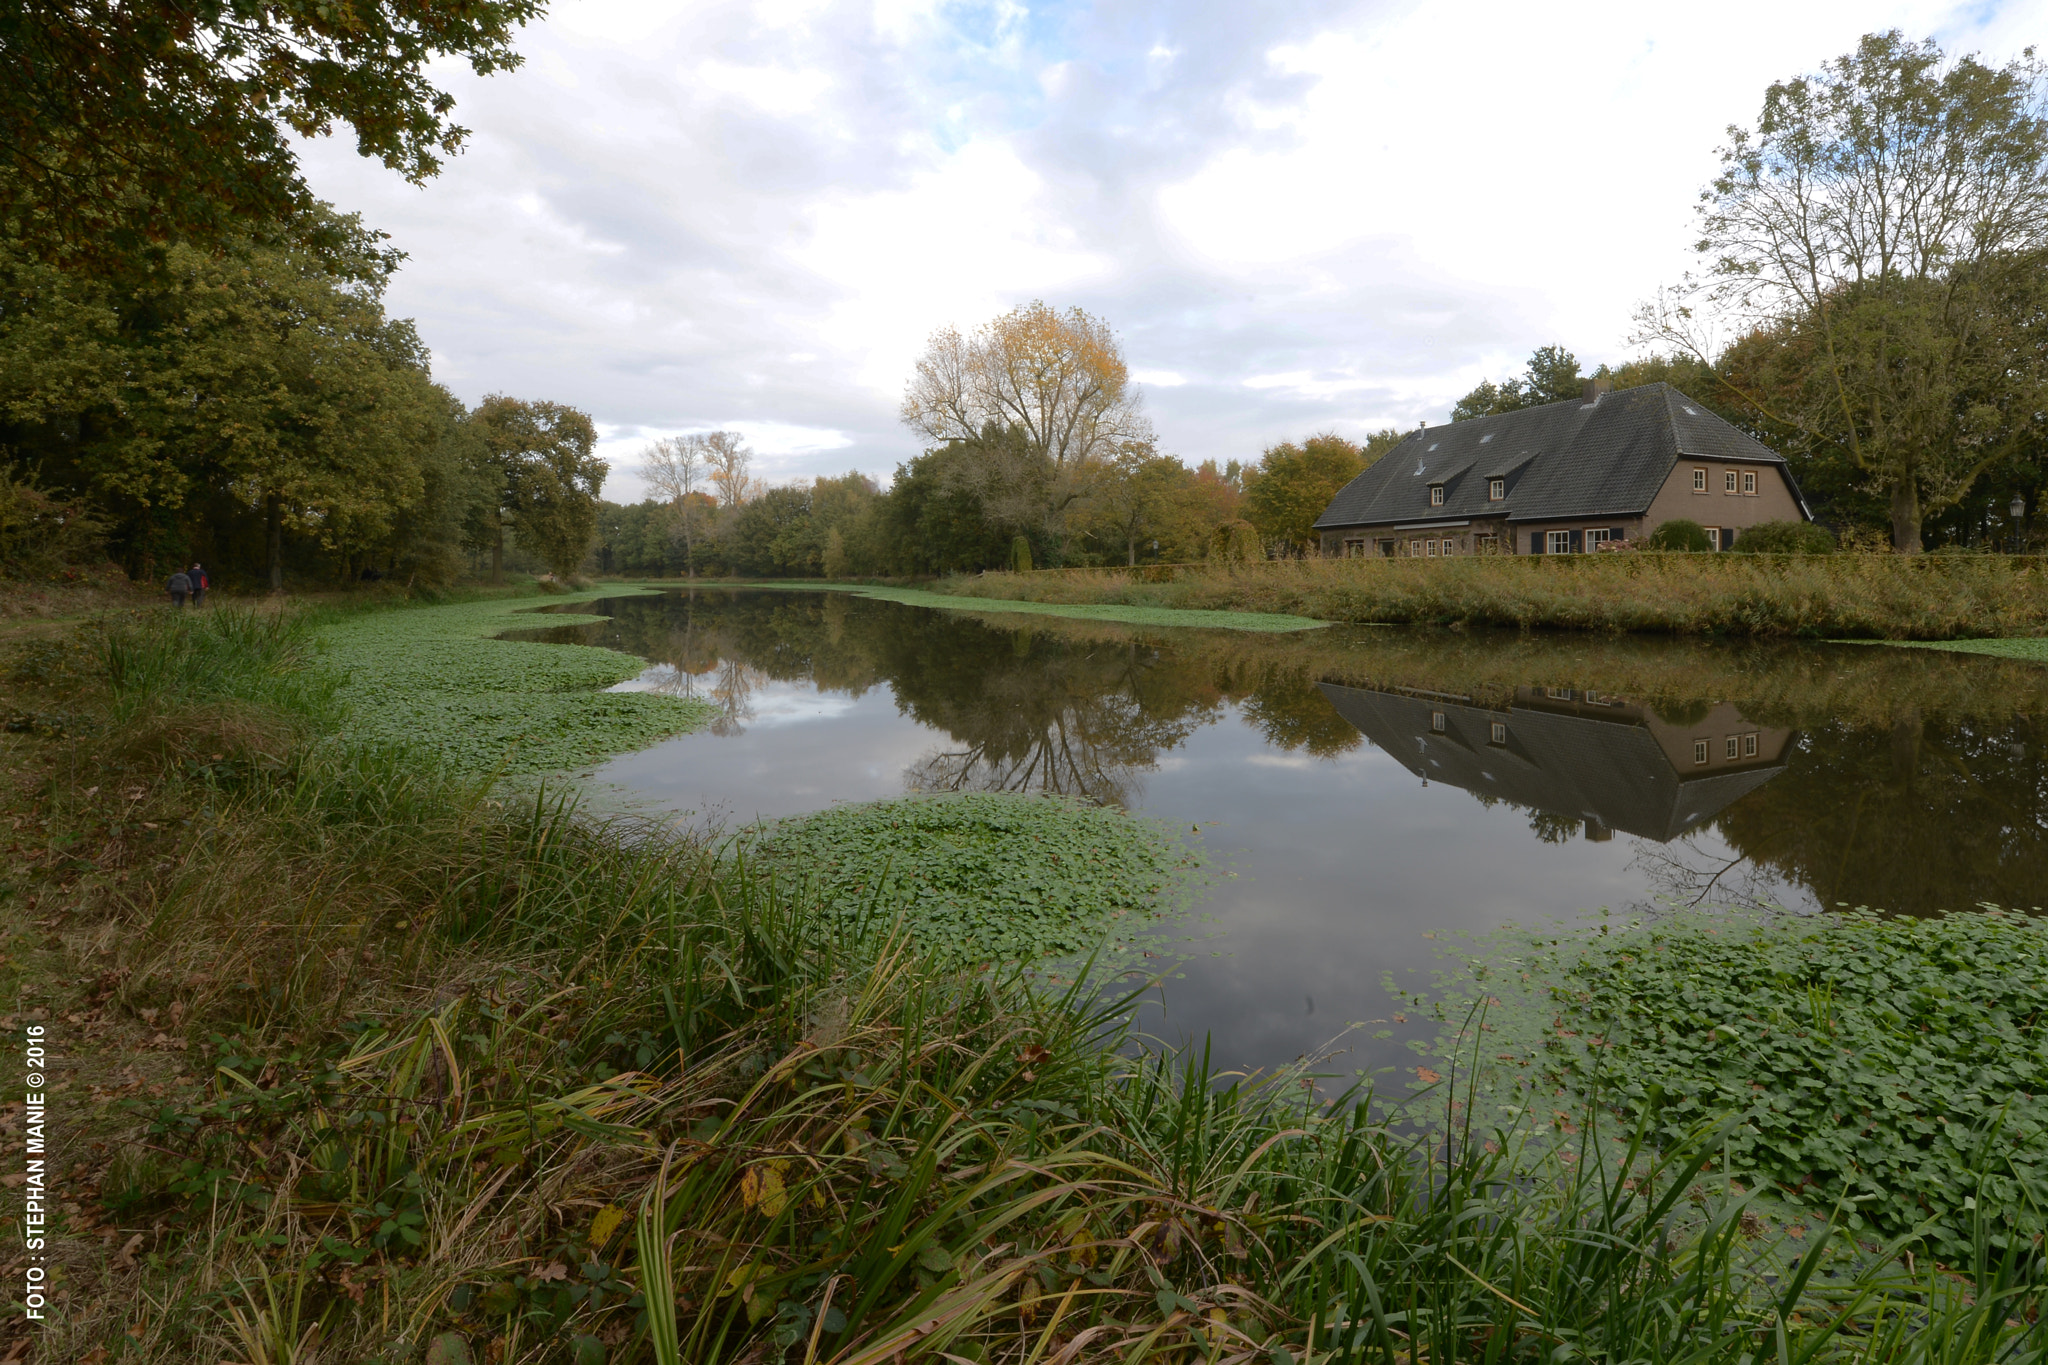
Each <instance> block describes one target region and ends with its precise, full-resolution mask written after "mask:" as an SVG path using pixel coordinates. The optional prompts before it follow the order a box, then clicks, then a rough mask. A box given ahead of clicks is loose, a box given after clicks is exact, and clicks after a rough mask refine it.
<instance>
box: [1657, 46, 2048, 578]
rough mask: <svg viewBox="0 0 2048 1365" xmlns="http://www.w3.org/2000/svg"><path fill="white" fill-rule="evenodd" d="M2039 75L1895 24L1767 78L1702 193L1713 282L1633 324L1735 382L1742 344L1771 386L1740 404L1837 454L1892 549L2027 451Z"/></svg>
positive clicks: (2037, 219)
mask: <svg viewBox="0 0 2048 1365" xmlns="http://www.w3.org/2000/svg"><path fill="white" fill-rule="evenodd" d="M2044 75H2048V70H2044V67H2043V66H2042V64H2041V63H2040V62H2038V61H2037V60H2035V58H2034V57H2033V55H2032V53H2031V50H2030V51H2029V53H2028V54H2027V55H2026V56H2025V57H2023V58H2022V59H2020V60H2018V61H2014V62H2011V63H2008V64H2007V65H2005V66H2002V67H1993V66H1987V65H1985V64H1984V63H1982V62H1979V61H1978V60H1977V59H1976V58H1974V57H1964V58H1961V59H1959V60H1957V61H1954V62H1949V61H1947V60H1946V59H1945V58H1944V56H1943V54H1942V52H1941V49H1940V48H1939V47H1937V46H1936V45H1935V44H1934V43H1933V42H1931V41H1929V42H1924V43H1913V42H1908V41H1907V40H1906V39H1905V38H1903V37H1902V36H1901V35H1900V34H1899V33H1898V32H1897V31H1896V30H1894V31H1892V32H1889V33H1882V34H1871V35H1869V36H1867V37H1865V38H1864V39H1863V40H1862V42H1861V43H1859V44H1858V46H1857V48H1856V50H1855V51H1854V52H1851V53H1849V54H1847V55H1846V56H1843V57H1840V58H1837V59H1836V60H1834V61H1832V62H1829V63H1828V64H1827V65H1826V66H1825V67H1824V68H1823V69H1822V70H1820V71H1819V72H1817V73H1814V74H1812V75H1809V76H1802V77H1799V78H1796V79H1793V80H1789V81H1782V82H1779V83H1777V84H1774V85H1772V86H1771V87H1770V88H1769V89H1768V90H1767V91H1766V92H1765V94H1764V107H1763V113H1762V116H1761V118H1760V119H1759V121H1758V125H1757V127H1756V129H1755V130H1754V131H1751V130H1747V129H1742V128H1735V129H1731V130H1730V142H1729V145H1728V147H1726V148H1725V149H1724V150H1723V152H1722V172H1721V174H1720V176H1719V177H1718V178H1717V179H1716V180H1715V181H1714V183H1713V185H1712V186H1711V187H1710V188H1709V190H1708V192H1707V194H1706V196H1705V200H1704V203H1703V205H1702V214H1703V224H1702V226H1703V232H1702V236H1701V240H1700V243H1699V250H1700V251H1701V253H1702V254H1703V255H1704V256H1705V258H1706V260H1707V262H1708V265H1707V270H1706V275H1705V278H1704V279H1703V280H1700V281H1697V282H1690V281H1689V282H1688V285H1687V287H1686V288H1684V289H1681V290H1680V291H1677V292H1676V293H1674V294H1670V295H1666V296H1665V297H1663V298H1660V299H1659V300H1658V302H1657V303H1656V304H1653V305H1652V306H1650V307H1648V308H1646V309H1645V310H1644V312H1643V314H1642V317H1641V320H1640V327H1639V337H1640V338H1641V339H1645V340H1649V341H1653V342H1656V343H1660V344H1670V345H1675V346H1677V347H1678V348H1680V349H1681V350H1682V351H1684V352H1685V353H1686V354H1688V355H1690V356H1692V357H1693V358H1694V359H1695V360H1698V361H1700V362H1703V363H1710V364H1713V365H1715V367H1716V369H1717V372H1720V373H1722V374H1723V375H1724V377H1728V378H1729V381H1730V383H1731V384H1732V383H1734V382H1735V381H1734V379H1733V377H1732V376H1728V375H1727V367H1726V366H1725V365H1724V364H1723V363H1722V362H1723V360H1724V356H1723V355H1722V353H1721V347H1720V346H1719V345H1718V344H1717V337H1718V332H1717V329H1724V328H1732V329H1733V330H1734V331H1735V332H1736V334H1737V335H1738V336H1740V337H1742V338H1744V340H1745V342H1746V343H1747V351H1748V354H1747V356H1746V357H1745V358H1746V360H1747V361H1748V364H1749V367H1750V369H1751V370H1752V372H1753V373H1755V374H1760V375H1762V376H1764V377H1765V378H1766V379H1767V380H1768V381H1769V382H1767V383H1766V384H1759V385H1755V386H1752V387H1745V388H1744V390H1743V393H1744V398H1745V401H1747V402H1748V403H1750V404H1751V405H1752V406H1754V407H1755V408H1756V409H1757V411H1758V412H1759V413H1760V414H1761V415H1762V416H1763V417H1764V418H1765V419H1767V420H1769V421H1772V422H1776V423H1778V424H1780V425H1782V426H1784V427H1786V428H1789V429H1791V430H1793V431H1795V432H1798V433H1800V434H1801V435H1802V436H1803V437H1804V438H1805V439H1806V440H1807V441H1809V442H1811V443H1812V444H1813V445H1814V446H1815V447H1817V448H1819V447H1832V448H1833V449H1835V450H1838V451H1839V452H1841V454H1842V455H1843V457H1844V458H1846V460H1847V461H1848V462H1849V463H1850V464H1852V465H1853V466H1854V467H1855V468H1856V469H1857V470H1858V471H1859V472H1860V473H1861V474H1862V476H1863V478H1864V480H1865V482H1866V484H1867V486H1868V487H1869V489H1870V490H1871V491H1873V492H1875V493H1878V494H1879V495H1881V496H1882V497H1883V498H1884V499H1885V501H1886V502H1887V504H1888V506H1889V510H1890V520H1891V525H1892V545H1893V548H1894V549H1895V550H1897V551H1898V552H1900V553H1902V554H1911V553H1917V552H1918V551H1919V549H1920V548H1921V523H1922V520H1923V519H1924V518H1925V517H1926V516H1927V515H1928V514H1929V513H1930V512H1932V511H1936V510H1939V509H1941V508H1943V507H1946V506H1950V505H1952V504H1954V503H1955V502H1956V501H1957V500H1958V499H1960V498H1962V497H1963V496H1964V495H1965V494H1967V493H1968V492H1969V490H1970V489H1971V488H1972V487H1973V486H1974V485H1975V484H1976V482H1977V480H1978V479H1979V477H1980V476H1981V475H1982V474H1983V473H1984V472H1985V471H1986V470H1987V469H1989V468H1992V467H1993V466H1994V465H1996V464H1998V463H1999V462H2000V461H2001V460H2006V459H2009V458H2011V457H2012V456H2013V455H2014V454H2015V453H2016V452H2018V451H2019V450H2020V449H2021V448H2022V447H2024V446H2026V445H2027V444H2028V443H2030V442H2036V443H2037V442H2038V441H2039V439H2040V433H2041V427H2042V418H2041V414H2042V412H2043V411H2044V409H2048V364H2044V357H2043V352H2042V347H2041V344H2040V334H2041V328H2040V325H2039V323H2038V320H2037V315H2036V314H2035V313H2034V312H2033V311H2032V310H2036V309H2038V301H2039V298H2040V289H2039V287H2038V281H2039V280H2040V279H2041V277H2042V272H2043V270H2044V266H2048V80H2044ZM1763 351H1770V352H1775V353H1774V354H1760V352H1763Z"/></svg>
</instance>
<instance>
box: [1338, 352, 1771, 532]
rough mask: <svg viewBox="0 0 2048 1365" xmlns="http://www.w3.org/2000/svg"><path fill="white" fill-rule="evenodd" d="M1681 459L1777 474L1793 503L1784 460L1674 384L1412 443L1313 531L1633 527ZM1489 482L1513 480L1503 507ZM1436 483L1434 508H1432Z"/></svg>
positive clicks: (1447, 430)
mask: <svg viewBox="0 0 2048 1365" xmlns="http://www.w3.org/2000/svg"><path fill="white" fill-rule="evenodd" d="M1686 457H1692V458H1695V459H1708V460H1741V461H1748V462H1753V463H1764V464H1771V465H1776V466H1777V467H1778V468H1779V469H1780V470H1781V471H1784V473H1785V481H1786V484H1787V486H1788V487H1790V488H1791V489H1792V493H1793V496H1794V498H1795V499H1798V497H1799V490H1798V486H1797V485H1796V484H1794V483H1793V482H1792V478H1791V473H1790V471H1789V470H1786V469H1785V459H1784V457H1783V456H1782V455H1779V454H1778V453H1777V452H1776V451H1774V450H1772V449H1771V448H1770V447H1769V446H1766V445H1764V444H1763V443H1762V442H1760V441H1757V440H1756V439H1755V438H1753V437H1751V436H1749V435H1748V434H1747V433H1745V432H1743V431H1740V430H1738V429H1737V428H1735V427H1733V426H1730V425H1729V424H1728V423H1727V422H1724V421H1722V420H1721V419H1720V418H1719V417H1716V416H1715V415H1714V414H1713V413H1711V412H1709V411H1707V410H1706V409H1705V408H1703V407H1701V406H1700V405H1699V404H1698V403H1696V402H1694V401H1693V400H1692V399H1690V398H1688V397H1686V396H1685V395H1684V394H1682V393H1680V392H1679V391H1678V390H1677V389H1674V388H1672V387H1671V386H1670V385H1669V384H1645V385H1643V386H1642V387H1641V388H1634V389H1622V390H1620V391H1618V392H1614V393H1604V394H1601V395H1600V396H1599V397H1598V398H1596V399H1595V400H1594V401H1593V402H1591V403H1586V402H1581V401H1579V400H1577V399H1574V400H1572V401H1570V402H1565V403H1546V404H1545V405H1543V406H1542V407H1538V408H1524V409H1522V410H1521V411H1520V412H1504V413H1501V414H1500V415H1498V416H1495V417H1473V418H1469V419H1467V420H1466V421H1463V422H1452V423H1451V424H1449V425H1448V426H1441V427H1425V428H1423V429H1422V430H1420V431H1415V432H1411V433H1409V435H1408V437H1407V438H1406V439H1405V440H1403V441H1402V442H1401V443H1400V444H1399V445H1397V446H1395V447H1394V448H1393V449H1392V450H1390V451H1388V452H1387V453H1386V454H1385V455H1383V456H1381V457H1380V459H1379V461H1378V462H1377V463H1375V464H1374V465H1373V466H1372V468H1370V469H1368V470H1366V471H1365V472H1364V473H1363V474H1360V475H1359V476H1358V477H1357V478H1355V479H1353V480H1352V481H1351V482H1350V483H1348V484H1345V485H1344V487H1343V488H1341V489H1339V490H1338V491H1337V496H1336V497H1335V498H1333V499H1331V501H1330V505H1329V507H1328V508H1326V509H1325V510H1324V512H1323V514H1322V516H1320V517H1318V518H1317V519H1316V526H1317V527H1318V528H1319V529H1327V528H1335V527H1340V526H1376V525H1386V524H1390V523H1396V522H1424V521H1445V520H1449V521H1457V520H1465V519H1470V518H1477V517H1484V518H1497V517H1502V516H1505V517H1506V518H1507V520H1509V521H1511V522H1519V521H1554V520H1566V519H1581V518H1589V517H1603V516H1617V517H1620V516H1637V515H1640V514H1641V513H1643V512H1645V511H1647V510H1648V509H1649V506H1650V500H1651V499H1652V498H1655V497H1656V496H1657V491H1658V490H1659V489H1661V488H1662V487H1663V486H1664V480H1665V479H1666V478H1667V477H1669V475H1670V473H1671V470H1672V468H1673V466H1675V465H1676V464H1677V463H1678V461H1679V460H1680V459H1682V458H1686ZM1493 478H1506V479H1507V481H1508V483H1507V497H1506V499H1505V500H1504V501H1501V502H1491V501H1488V499H1487V496H1486V484H1487V480H1489V479H1493ZM1434 483H1441V484H1443V485H1444V505H1443V506H1441V507H1432V506H1431V505H1430V502H1429V487H1430V485H1431V484H1434ZM1801 501H1802V505H1803V500H1801Z"/></svg>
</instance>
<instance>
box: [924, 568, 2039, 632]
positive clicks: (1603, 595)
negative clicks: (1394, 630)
mask: <svg viewBox="0 0 2048 1365" xmlns="http://www.w3.org/2000/svg"><path fill="white" fill-rule="evenodd" d="M934 590H935V591H938V592H942V593H947V594H951V595H953V596H955V597H961V598H970V599H971V598H995V599H1011V600H1019V601H1033V602H1046V603H1067V604H1077V605H1078V604H1106V605H1114V606H1123V607H1131V608H1147V607H1149V608H1178V609H1194V610H1200V611H1251V612H1261V613H1267V614H1272V615H1281V616H1303V617H1312V618H1315V619H1317V620H1321V621H1336V622H1349V623H1354V624H1361V625H1363V624H1384V625H1401V624H1425V623H1426V624H1435V625H1465V626H1514V627H1519V628H1523V629H1546V630H1589V631H1605V632H1632V631H1642V632H1652V633H1661V634H1681V635H1684V634H1700V635H1705V634H1715V635H1737V636H1758V637H1768V636H1789V637H1808V638H1816V639H1872V640H1949V639H1965V638H1972V637H1979V638H1981V637H2032V636H2042V635H2048V559H2042V558H2040V557H2020V558H2015V557H2008V556H1994V555H1917V556H1911V557H1906V556H1897V555H1863V554H1832V555H1815V554H1684V553H1660V552H1655V551H1642V552H1636V553H1626V554H1588V555H1475V556H1469V557H1466V558H1463V559H1436V560H1431V559H1422V560H1413V559H1377V558H1375V559H1295V560H1275V561H1264V560H1262V561H1253V562H1249V563H1233V562H1228V561H1218V562H1215V563H1211V564H1195V565H1185V566H1176V567H1173V568H1171V569H1146V568H1140V569H1137V570H1121V569H1085V570H1057V571H1041V572H1038V573H1029V574H1020V573H985V574H979V575H975V576H972V577H959V578H949V579H944V580H942V581H940V582H939V583H937V584H936V585H934Z"/></svg>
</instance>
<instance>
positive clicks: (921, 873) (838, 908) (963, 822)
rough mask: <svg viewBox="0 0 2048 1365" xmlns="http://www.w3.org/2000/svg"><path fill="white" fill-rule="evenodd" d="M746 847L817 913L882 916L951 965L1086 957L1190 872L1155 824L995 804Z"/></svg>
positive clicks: (1059, 808)
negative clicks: (880, 912) (807, 897)
mask: <svg viewBox="0 0 2048 1365" xmlns="http://www.w3.org/2000/svg"><path fill="white" fill-rule="evenodd" d="M757 847H758V851H759V853H760V854H761V855H762V856H764V857H766V858H767V859H769V860H770V861H771V862H772V863H774V864H775V865H777V866H781V867H786V868H788V869H789V870H790V873H791V875H801V876H804V877H807V878H810V879H812V880H813V881H814V883H815V885H816V889H817V893H818V900H819V903H820V904H822V905H823V906H825V907H826V908H828V909H829V910H832V911H835V912H837V913H840V914H847V915H857V914H861V913H863V912H865V911H866V910H867V909H868V908H869V907H871V906H873V905H876V904H883V905H888V906H890V907H891V911H890V913H892V914H893V913H900V914H902V915H903V917H904V920H905V924H906V926H907V928H908V930H909V932H910V934H911V938H912V941H913V943H915V944H916V946H917V948H918V949H919V951H923V952H930V953H932V954H933V955H934V956H937V957H941V958H945V959H950V960H953V961H957V962H1006V961H1015V960H1020V959H1031V958H1044V957H1065V956H1081V955H1085V954H1088V953H1091V952H1093V951H1095V950H1096V948H1097V947H1098V946H1100V945H1101V944H1102V943H1103V941H1104V939H1105V937H1107V936H1109V935H1110V934H1112V933H1113V932H1114V931H1115V928H1116V926H1117V924H1118V922H1119V921H1124V922H1125V923H1126V924H1127V925H1130V926H1135V923H1136V921H1137V919H1138V918H1139V917H1141V916H1144V915H1146V914H1148V913H1150V912H1152V911H1154V910H1156V909H1158V908H1160V907H1161V906H1162V904H1163V903H1164V902H1165V901H1166V900H1167V899H1169V898H1170V896H1171V893H1172V892H1173V891H1174V890H1175V889H1176V888H1178V887H1181V886H1184V885H1186V884H1187V882H1188V880H1189V878H1190V876H1191V875H1192V873H1193V870H1194V868H1195V867H1196V866H1197V862H1198V860H1197V857H1196V855H1195V852H1194V850H1192V849H1190V848H1189V847H1188V846H1187V845H1186V844H1184V843H1182V842H1181V841H1180V840H1179V839H1177V838H1175V837H1174V836H1172V835H1171V834H1169V833H1167V832H1166V830H1165V828H1164V827H1163V826H1161V825H1159V824H1158V823H1157V822H1155V821H1151V820H1144V819H1140V818H1138V817H1135V816H1130V815H1125V814H1124V813H1122V812H1121V811H1117V810H1111V809H1105V808H1103V807H1099V806H1090V805H1084V804H1082V803H1081V802H1078V801H1072V800H1068V799H1066V798H1064V797H1053V796H1021V795H1016V794H1013V793H1007V792H970V793H958V794H948V795H931V796H912V797H907V798H904V799H902V800H898V801H877V802H873V803H870V804H866V805H857V806H855V805H849V806H837V807H834V808H833V809H831V810H828V811H822V812H820V813H818V814H816V815H808V816H802V817H798V818H795V819H789V820H783V821H780V822H778V823H777V824H775V825H773V826H770V827H769V828H768V829H767V830H766V831H764V833H763V835H762V839H761V842H760V844H759V845H758V846H757Z"/></svg>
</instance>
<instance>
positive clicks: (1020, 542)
mask: <svg viewBox="0 0 2048 1365" xmlns="http://www.w3.org/2000/svg"><path fill="white" fill-rule="evenodd" d="M1010 572H1011V573H1030V572H1031V542H1030V541H1028V540H1026V539H1025V538H1024V537H1023V536H1011V537H1010Z"/></svg>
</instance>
